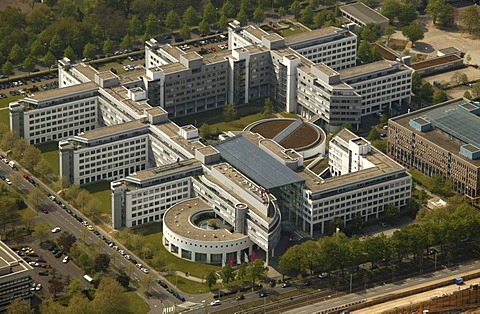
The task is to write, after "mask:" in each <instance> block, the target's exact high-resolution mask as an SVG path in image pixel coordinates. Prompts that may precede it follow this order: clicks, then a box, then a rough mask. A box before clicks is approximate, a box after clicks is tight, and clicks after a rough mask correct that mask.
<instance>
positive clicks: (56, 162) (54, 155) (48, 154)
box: [38, 142, 60, 177]
mask: <svg viewBox="0 0 480 314" xmlns="http://www.w3.org/2000/svg"><path fill="white" fill-rule="evenodd" d="M38 149H39V150H40V152H42V156H43V158H45V160H46V161H48V163H49V164H50V166H52V169H53V173H54V174H55V175H56V176H57V177H58V176H59V175H60V157H59V155H58V142H50V143H46V144H42V145H40V146H38Z"/></svg>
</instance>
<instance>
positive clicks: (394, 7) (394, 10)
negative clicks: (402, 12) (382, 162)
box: [381, 0, 401, 22]
mask: <svg viewBox="0 0 480 314" xmlns="http://www.w3.org/2000/svg"><path fill="white" fill-rule="evenodd" d="M400 6H401V3H400V2H399V1H398V0H385V1H384V2H383V5H382V10H381V13H382V15H384V16H385V17H386V18H388V19H389V20H390V21H392V22H393V21H394V20H395V18H396V17H397V16H398V8H399V7H400Z"/></svg>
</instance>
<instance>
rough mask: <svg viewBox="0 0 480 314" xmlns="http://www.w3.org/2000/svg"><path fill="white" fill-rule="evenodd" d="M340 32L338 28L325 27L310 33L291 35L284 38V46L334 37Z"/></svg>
mask: <svg viewBox="0 0 480 314" xmlns="http://www.w3.org/2000/svg"><path fill="white" fill-rule="evenodd" d="M341 30H342V29H341V28H338V27H333V26H327V27H322V28H319V29H314V30H311V31H306V32H302V33H297V34H292V35H289V36H285V44H287V45H291V44H296V43H299V42H303V41H307V40H312V39H317V38H319V37H323V36H329V35H334V34H336V33H338V31H341Z"/></svg>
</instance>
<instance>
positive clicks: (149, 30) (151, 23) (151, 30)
mask: <svg viewBox="0 0 480 314" xmlns="http://www.w3.org/2000/svg"><path fill="white" fill-rule="evenodd" d="M171 12H173V13H172V16H171V17H170V18H171V19H172V20H173V21H171V22H175V23H177V22H176V21H178V23H180V19H179V17H178V15H176V13H175V11H171ZM169 14H170V12H169ZM167 18H168V15H167ZM175 18H176V21H175ZM165 23H167V22H166V21H165ZM166 25H167V27H169V26H168V24H166ZM179 25H180V24H179ZM174 26H175V25H174ZM159 31H160V26H159V24H158V18H157V17H156V16H155V14H153V13H150V14H149V15H148V16H147V20H146V21H145V34H146V35H147V36H148V37H152V36H155V35H156V34H158V32H159Z"/></svg>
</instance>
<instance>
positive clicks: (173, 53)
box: [160, 44, 185, 60]
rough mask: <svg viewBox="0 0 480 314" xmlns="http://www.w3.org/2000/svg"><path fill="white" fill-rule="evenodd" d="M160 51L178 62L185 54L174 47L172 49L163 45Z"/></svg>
mask: <svg viewBox="0 0 480 314" xmlns="http://www.w3.org/2000/svg"><path fill="white" fill-rule="evenodd" d="M160 49H161V50H163V51H165V52H166V53H167V54H169V55H170V56H171V57H173V58H175V59H177V60H180V56H181V55H184V54H185V52H184V51H182V50H181V49H180V48H178V47H176V46H174V47H172V46H171V45H170V44H166V45H163V46H161V47H160Z"/></svg>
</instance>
